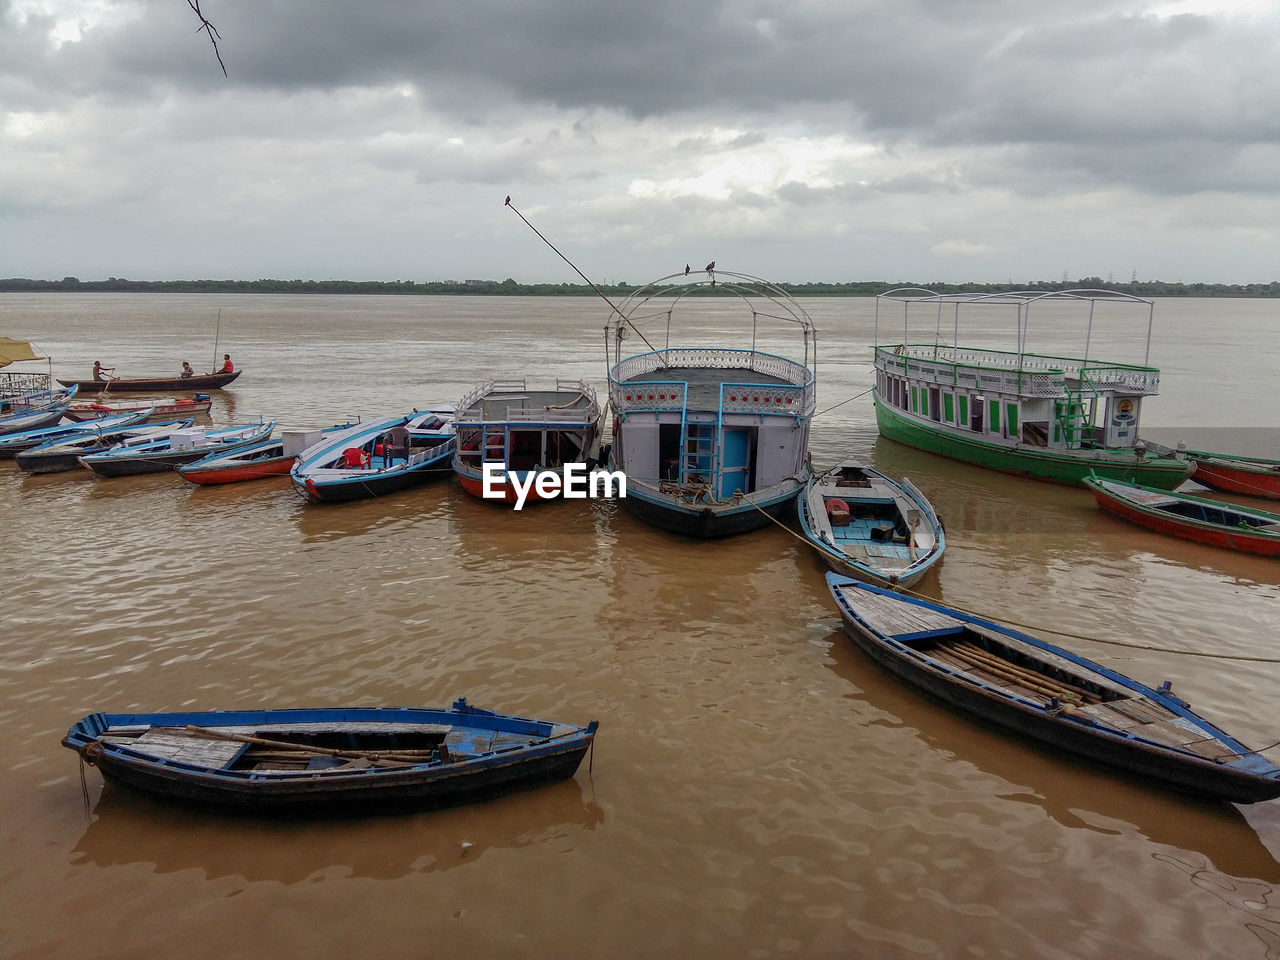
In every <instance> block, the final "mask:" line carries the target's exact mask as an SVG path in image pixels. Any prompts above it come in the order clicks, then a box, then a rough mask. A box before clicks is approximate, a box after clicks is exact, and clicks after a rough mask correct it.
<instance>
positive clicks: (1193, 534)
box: [1091, 488, 1280, 557]
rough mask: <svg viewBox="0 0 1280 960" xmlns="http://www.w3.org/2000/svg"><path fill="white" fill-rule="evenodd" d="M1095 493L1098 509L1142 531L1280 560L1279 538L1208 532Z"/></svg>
mask: <svg viewBox="0 0 1280 960" xmlns="http://www.w3.org/2000/svg"><path fill="white" fill-rule="evenodd" d="M1091 489H1092V488H1091ZM1092 493H1093V497H1094V499H1095V500H1097V501H1098V506H1099V507H1101V508H1102V509H1103V510H1105V511H1106V512H1107V513H1110V514H1111V515H1112V516H1116V517H1119V518H1121V519H1122V520H1128V521H1129V522H1130V523H1136V524H1137V525H1138V526H1140V527H1146V528H1147V529H1148V530H1155V531H1156V532H1157V533H1164V534H1168V535H1169V536H1173V537H1181V538H1182V539H1183V540H1194V541H1195V542H1196V543H1207V544H1209V545H1210V546H1213V547H1225V548H1226V549H1228V550H1239V551H1242V552H1245V553H1256V554H1259V555H1261V556H1268V557H1280V540H1277V539H1276V538H1275V537H1262V536H1258V535H1250V534H1249V533H1248V532H1246V531H1241V532H1239V533H1235V532H1233V531H1228V530H1219V529H1207V528H1205V527H1203V526H1200V525H1197V524H1194V523H1192V522H1191V521H1181V520H1179V518H1178V517H1175V516H1172V515H1169V516H1153V515H1152V513H1148V512H1147V511H1145V510H1139V509H1137V508H1136V507H1134V506H1133V505H1131V504H1129V503H1126V502H1125V501H1123V500H1118V499H1116V498H1114V497H1111V496H1108V495H1107V494H1106V493H1105V492H1104V491H1102V490H1096V489H1093V490H1092Z"/></svg>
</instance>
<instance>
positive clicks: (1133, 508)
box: [1083, 476, 1280, 557]
mask: <svg viewBox="0 0 1280 960" xmlns="http://www.w3.org/2000/svg"><path fill="white" fill-rule="evenodd" d="M1083 483H1084V485H1085V486H1086V487H1088V488H1089V489H1090V490H1092V491H1093V496H1094V499H1096V500H1097V501H1098V506H1099V507H1101V508H1102V509H1103V510H1105V511H1107V513H1110V514H1113V515H1114V516H1117V517H1120V518H1121V519H1122V520H1128V521H1130V522H1131V523H1136V524H1138V525H1139V526H1142V527H1146V528H1148V529H1149V530H1155V531H1157V532H1159V533H1167V534H1169V535H1170V536H1174V537H1182V538H1183V539H1184V540H1195V541H1196V542H1197V543H1207V544H1210V545H1211V546H1215V547H1226V548H1227V549H1229V550H1241V551H1244V552H1246V553H1258V554H1262V555H1263V556H1269V557H1280V513H1268V512H1266V511H1265V510H1253V509H1251V508H1249V507H1240V506H1236V505H1235V504H1228V503H1219V502H1218V501H1216V500H1206V499H1204V498H1203V497H1193V496H1191V495H1190V494H1185V493H1170V492H1169V491H1168V490H1157V489H1155V488H1154V487H1140V486H1138V485H1136V484H1132V483H1121V482H1119V481H1118V480H1104V479H1102V478H1100V477H1097V476H1088V477H1085V478H1084V481H1083Z"/></svg>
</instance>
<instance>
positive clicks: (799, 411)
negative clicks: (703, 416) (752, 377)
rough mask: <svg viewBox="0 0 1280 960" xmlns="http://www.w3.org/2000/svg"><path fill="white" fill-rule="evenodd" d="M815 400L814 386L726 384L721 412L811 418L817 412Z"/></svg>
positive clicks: (721, 393)
mask: <svg viewBox="0 0 1280 960" xmlns="http://www.w3.org/2000/svg"><path fill="white" fill-rule="evenodd" d="M814 402H815V397H814V392H813V390H812V388H810V387H795V386H788V385H786V384H781V383H722V384H721V385H720V412H721V413H765V414H785V415H786V416H790V417H807V416H809V415H810V414H812V413H813V407H814Z"/></svg>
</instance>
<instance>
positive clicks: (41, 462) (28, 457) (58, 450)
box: [13, 418, 195, 473]
mask: <svg viewBox="0 0 1280 960" xmlns="http://www.w3.org/2000/svg"><path fill="white" fill-rule="evenodd" d="M194 422H195V421H194V420H191V419H189V418H188V419H186V420H165V421H162V422H160V423H139V424H134V425H132V426H126V427H112V428H109V429H106V430H102V429H86V430H82V431H81V432H80V433H77V434H75V435H73V436H70V437H61V438H59V439H55V440H49V441H47V442H45V443H42V444H40V445H39V446H38V447H31V448H30V449H29V450H23V451H22V452H21V453H19V454H18V455H17V456H15V457H14V458H13V459H14V462H15V463H17V465H18V469H19V470H22V471H23V472H24V473H60V472H62V471H64V470H75V469H76V468H78V467H79V466H80V458H81V457H83V456H86V455H87V454H91V453H101V452H102V451H104V450H110V449H112V448H113V447H115V446H118V445H134V446H137V445H142V444H147V443H151V442H153V441H155V440H159V439H161V438H163V437H167V436H169V434H171V433H173V432H174V431H175V430H184V429H186V428H188V427H190V426H191V425H192V424H193V423H194ZM79 426H81V427H85V426H88V425H87V424H79Z"/></svg>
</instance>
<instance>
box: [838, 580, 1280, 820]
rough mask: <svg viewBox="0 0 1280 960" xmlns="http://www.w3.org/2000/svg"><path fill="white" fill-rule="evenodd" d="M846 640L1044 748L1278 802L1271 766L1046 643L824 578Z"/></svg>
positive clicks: (1164, 783)
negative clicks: (842, 623) (843, 627)
mask: <svg viewBox="0 0 1280 960" xmlns="http://www.w3.org/2000/svg"><path fill="white" fill-rule="evenodd" d="M827 585H828V587H829V589H830V590H831V595H832V597H833V598H834V599H835V601H836V606H837V607H838V608H839V610H840V616H841V619H842V620H843V621H844V626H845V631H846V632H847V633H848V635H849V637H850V638H851V639H852V640H853V641H854V643H855V644H856V645H857V646H858V648H859V649H861V650H862V651H863V652H864V653H865V654H867V655H868V656H869V657H870V658H871V659H872V660H874V661H875V662H876V663H877V664H879V665H880V666H881V667H883V668H885V669H886V670H888V671H889V672H890V673H893V674H895V675H896V676H898V677H899V678H900V679H902V680H904V681H906V682H907V683H910V684H912V685H914V686H916V687H918V688H919V689H921V690H923V691H924V692H925V693H927V694H929V695H931V696H934V697H936V698H938V699H939V700H941V701H943V702H944V703H947V704H950V705H951V706H953V707H956V708H958V709H960V710H964V711H966V712H968V713H970V714H972V715H974V716H976V717H978V718H980V719H983V720H986V721H989V722H991V723H995V724H997V725H999V726H1002V727H1005V728H1006V729H1008V730H1012V731H1014V732H1015V733H1019V734H1022V735H1023V736H1026V737H1029V738H1031V739H1033V740H1036V741H1039V742H1040V743H1041V744H1043V745H1045V746H1046V747H1048V748H1049V749H1050V750H1053V751H1056V752H1058V753H1062V754H1070V755H1074V756H1077V757H1083V758H1085V759H1087V760H1091V761H1094V762H1097V763H1102V764H1106V765H1108V766H1111V767H1114V768H1117V769H1120V770H1123V771H1125V772H1127V773H1129V774H1132V775H1134V776H1136V777H1138V778H1140V779H1141V781H1142V782H1143V783H1146V784H1148V785H1151V786H1158V787H1165V788H1169V789H1173V790H1179V791H1183V792H1186V793H1193V794H1197V795H1199V796H1203V797H1209V798H1213V799H1217V800H1228V801H1231V802H1233V803H1255V802H1258V801H1262V800H1272V799H1275V798H1276V797H1280V768H1278V767H1277V766H1276V765H1275V764H1274V763H1272V762H1271V761H1270V760H1268V759H1267V758H1266V757H1264V756H1262V754H1261V753H1258V752H1256V751H1253V750H1250V749H1249V748H1248V747H1246V746H1245V745H1244V744H1242V743H1241V742H1240V741H1239V740H1236V739H1235V738H1234V737H1231V736H1229V735H1228V734H1226V733H1224V732H1223V731H1222V730H1220V729H1218V728H1217V727H1216V726H1214V725H1213V724H1212V723H1210V722H1209V721H1208V720H1206V719H1205V718H1204V717H1202V716H1200V715H1199V714H1197V713H1195V712H1193V711H1192V710H1191V708H1190V706H1189V705H1188V704H1187V703H1186V701H1184V700H1182V699H1181V698H1179V697H1177V696H1175V695H1174V694H1173V691H1172V689H1171V686H1170V684H1169V683H1167V682H1166V683H1164V684H1162V685H1161V686H1160V687H1159V688H1158V689H1154V690H1153V689H1151V688H1150V687H1147V686H1144V685H1143V684H1141V683H1139V682H1138V681H1137V680H1134V679H1133V678H1131V677H1128V676H1125V675H1124V674H1121V673H1118V672H1116V671H1115V670H1111V669H1108V668H1107V667H1104V666H1102V665H1101V664H1098V663H1094V662H1093V661H1091V660H1086V659H1085V658H1084V657H1081V656H1077V655H1076V654H1074V653H1071V652H1070V651H1068V650H1064V649H1062V648H1061V647H1057V646H1055V645H1053V644H1051V643H1049V642H1047V641H1045V640H1041V639H1039V638H1037V637H1032V636H1029V635H1027V634H1025V633H1020V632H1018V631H1017V630H1013V629H1011V628H1009V627H1005V626H1002V625H1000V624H997V623H993V622H991V621H989V620H984V619H981V618H980V617H976V616H973V615H971V614H968V613H965V612H962V611H960V610H955V609H952V608H950V607H945V606H943V605H942V604H939V603H933V602H931V601H928V600H923V599H919V598H915V597H908V596H904V595H903V594H900V593H894V592H892V591H889V590H884V589H881V588H879V587H875V586H871V585H868V584H864V583H859V582H858V581H856V580H853V579H850V578H848V577H840V576H838V575H836V574H834V573H829V574H827Z"/></svg>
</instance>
